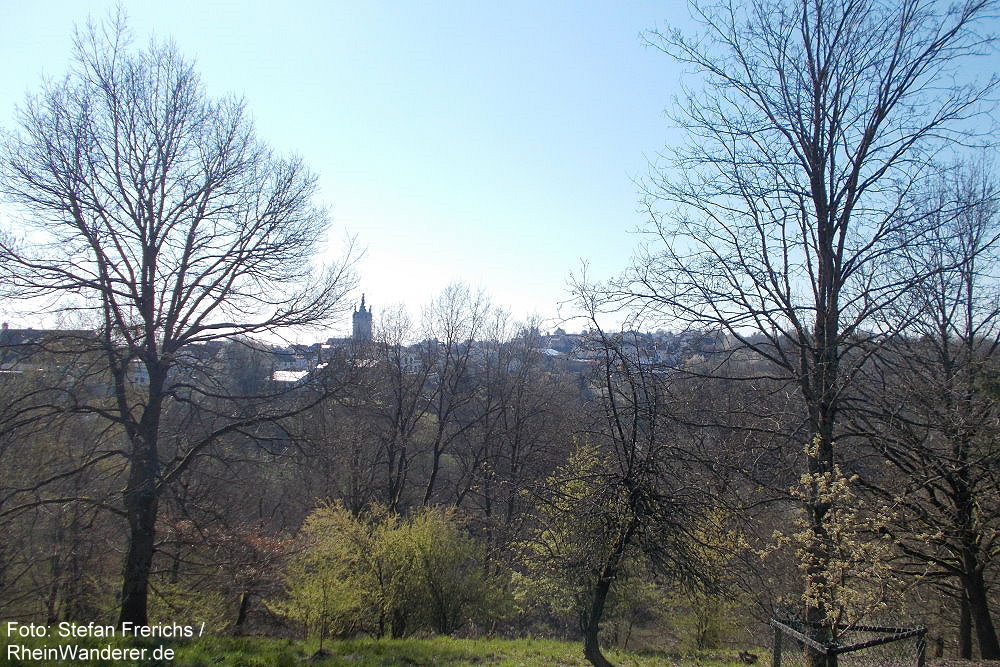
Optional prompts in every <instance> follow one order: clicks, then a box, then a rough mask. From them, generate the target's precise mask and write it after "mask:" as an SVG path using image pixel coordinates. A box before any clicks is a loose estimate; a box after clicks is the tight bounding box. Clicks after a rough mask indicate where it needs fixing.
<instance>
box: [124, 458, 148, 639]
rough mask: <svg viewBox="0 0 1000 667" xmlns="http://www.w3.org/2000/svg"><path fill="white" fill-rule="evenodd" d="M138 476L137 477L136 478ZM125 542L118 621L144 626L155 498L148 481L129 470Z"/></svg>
mask: <svg viewBox="0 0 1000 667" xmlns="http://www.w3.org/2000/svg"><path fill="white" fill-rule="evenodd" d="M137 477H138V479H137ZM124 495H125V511H126V512H127V513H128V523H129V543H128V553H127V554H126V556H125V571H124V573H123V583H122V606H121V614H120V615H119V617H118V624H119V625H122V624H123V623H126V622H131V623H133V624H135V625H147V624H148V614H147V598H148V594H149V573H150V570H151V569H152V565H153V551H154V549H155V546H154V538H155V532H156V510H157V504H158V502H157V501H158V499H157V497H156V492H155V490H154V489H152V488H151V485H150V484H149V483H148V480H145V479H142V478H141V477H139V476H138V475H136V473H135V472H133V474H132V476H131V478H130V479H129V484H128V487H127V488H126V489H125V494H124Z"/></svg>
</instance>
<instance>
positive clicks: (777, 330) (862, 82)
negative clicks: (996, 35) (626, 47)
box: [623, 0, 996, 660]
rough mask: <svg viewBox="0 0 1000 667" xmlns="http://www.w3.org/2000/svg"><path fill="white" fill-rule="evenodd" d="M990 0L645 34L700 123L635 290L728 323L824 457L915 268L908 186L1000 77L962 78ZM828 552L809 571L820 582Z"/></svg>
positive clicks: (712, 15)
mask: <svg viewBox="0 0 1000 667" xmlns="http://www.w3.org/2000/svg"><path fill="white" fill-rule="evenodd" d="M994 8H995V5H994V3H992V2H991V1H990V0H965V1H963V2H960V3H957V4H955V5H950V6H944V5H943V3H938V2H933V1H929V0H903V1H902V2H899V1H892V2H890V1H888V0H834V1H833V2H821V1H819V0H783V1H780V2H763V1H760V0H757V1H755V2H752V3H739V2H733V1H730V0H722V1H721V2H711V3H709V2H705V3H703V2H698V1H697V0H695V1H694V2H692V3H691V10H692V14H693V17H694V19H695V21H696V22H697V23H698V24H700V26H701V27H702V28H703V32H702V33H701V34H700V35H698V36H694V37H687V36H685V35H683V34H682V33H681V32H679V31H670V32H662V33H661V32H653V33H651V34H649V35H648V42H649V43H650V44H651V45H653V46H655V47H656V48H659V49H662V50H663V51H664V52H666V53H667V54H669V55H670V56H672V57H673V58H674V59H676V60H677V61H679V62H680V63H683V64H684V65H686V66H689V67H690V68H691V69H692V70H693V71H694V72H695V73H696V74H698V75H700V76H701V77H702V80H703V84H704V85H699V86H698V87H696V88H694V89H692V90H689V91H687V92H686V93H685V95H684V96H683V99H682V100H681V101H680V102H679V103H678V105H677V107H676V112H675V114H674V118H675V120H676V121H677V123H678V124H679V125H680V126H681V127H682V128H683V129H684V130H686V132H687V134H688V137H689V138H690V141H689V142H687V143H686V144H685V145H682V146H680V147H678V148H677V149H676V150H673V151H672V152H671V153H670V154H669V155H668V156H665V157H664V161H663V163H662V164H660V165H658V169H657V170H656V171H654V173H653V176H652V178H651V179H650V181H649V183H648V190H647V194H648V197H647V199H646V202H647V204H648V208H649V212H650V214H651V217H652V220H653V223H654V232H655V234H656V235H657V236H658V238H657V239H656V240H655V241H654V242H653V243H651V244H650V245H649V252H648V253H647V254H645V256H644V257H642V258H641V259H640V260H639V261H637V262H636V265H635V270H634V272H633V273H632V276H631V278H632V279H631V280H630V281H629V282H628V283H627V284H626V285H624V289H623V294H624V298H627V299H636V300H638V301H639V302H640V303H641V304H643V305H644V306H646V307H649V308H655V309H660V310H661V311H662V312H663V314H664V317H665V318H669V319H671V320H673V321H675V322H676V321H683V322H685V323H687V324H689V325H693V326H696V327H700V328H707V329H713V330H714V329H719V328H721V329H722V330H723V331H725V332H726V333H727V334H728V335H729V336H730V337H731V339H732V340H733V341H735V343H736V345H737V346H740V347H743V348H748V349H750V350H752V351H753V353H755V354H756V355H759V357H761V358H765V359H768V360H770V362H771V363H772V367H773V369H774V373H773V374H774V375H776V376H778V377H781V378H784V379H785V380H786V381H788V382H789V383H791V384H793V385H795V386H797V391H798V392H800V393H801V395H802V397H803V399H804V406H805V414H803V416H802V422H803V426H804V428H803V429H802V430H803V431H805V432H806V433H807V434H808V435H807V437H806V438H804V439H805V440H806V442H814V443H816V445H817V446H816V447H815V448H811V455H809V456H807V463H806V470H807V472H808V473H809V474H811V475H824V474H830V473H831V471H832V470H833V465H834V449H835V447H834V442H835V440H836V438H837V436H838V424H839V423H840V413H841V409H842V400H841V399H842V396H843V393H844V391H845V387H847V386H848V385H849V384H850V382H851V381H852V378H853V376H854V374H855V371H856V368H857V360H861V359H863V358H864V351H865V350H867V349H870V348H869V347H868V345H869V343H870V342H871V340H870V336H868V335H867V334H866V333H865V328H866V326H867V325H868V324H869V323H870V321H871V317H872V315H873V313H876V312H878V311H879V310H880V309H882V308H884V307H886V305H887V304H891V303H893V302H894V301H895V300H896V299H898V298H899V297H900V295H901V294H903V293H904V292H905V291H906V290H907V289H908V288H909V287H910V286H911V284H912V283H911V282H907V281H902V280H900V279H898V276H897V275H896V274H895V273H894V272H893V271H891V270H889V267H890V266H891V263H890V262H888V261H887V260H888V259H889V258H891V257H892V256H893V255H894V254H895V253H897V251H898V249H899V247H900V245H901V244H906V243H915V242H918V241H919V238H920V236H921V235H922V234H923V233H924V231H925V225H924V223H925V222H926V220H922V219H921V218H920V215H919V211H916V210H914V207H913V206H912V202H911V200H910V194H911V192H912V191H913V189H914V187H915V186H916V185H917V184H918V183H920V182H921V180H922V179H924V178H925V177H926V176H927V175H928V173H929V171H930V169H929V166H930V165H931V163H932V161H933V158H934V157H935V155H936V154H938V153H939V152H941V151H946V150H950V149H951V148H953V147H954V146H955V145H957V144H963V143H968V142H970V141H971V140H973V139H974V138H975V135H974V133H973V128H975V127H976V123H975V121H977V120H978V119H979V118H981V115H982V113H983V111H984V102H985V101H986V100H987V99H988V98H989V97H990V95H991V91H993V90H995V89H996V80H995V79H990V80H988V81H986V82H979V83H977V82H975V81H971V82H970V83H965V82H964V79H963V75H964V74H966V73H967V72H966V71H963V70H962V69H960V68H963V67H965V66H966V64H967V59H968V58H969V57H970V56H974V55H977V54H980V53H983V52H985V51H987V50H988V49H989V48H990V46H991V45H990V43H989V40H988V39H986V38H984V37H983V36H982V35H981V34H980V33H979V30H980V28H981V26H982V23H983V19H984V18H986V17H987V16H988V15H989V13H990V12H991V11H993V9H994ZM668 158H672V159H669V160H668ZM754 334H756V337H751V335H754ZM855 352H862V354H854V353H855ZM805 511H806V514H807V517H808V523H809V525H810V527H811V530H812V531H813V533H814V535H815V540H814V543H815V544H817V545H822V544H825V543H827V541H828V540H826V539H825V537H826V525H825V517H826V514H827V512H828V511H829V506H828V503H827V502H826V501H824V499H823V498H822V497H821V494H820V493H819V490H818V489H815V488H814V489H813V492H812V494H811V496H810V497H809V499H808V500H807V501H806V502H805ZM819 549H820V550H821V551H822V547H819ZM813 556H814V558H811V560H812V561H814V562H818V563H822V562H823V561H824V554H822V553H817V554H813ZM821 569H822V568H814V569H813V570H811V571H810V572H808V573H807V575H806V582H805V583H806V588H807V589H815V588H817V587H822V586H824V585H825V582H824V580H823V574H822V572H821ZM822 607H823V605H822V604H807V605H806V608H807V609H806V616H807V619H808V620H811V621H816V622H819V621H821V620H823V619H825V618H826V616H827V614H826V610H825V609H823V608H822ZM816 660H820V658H818V657H817V658H816ZM831 660H832V659H831Z"/></svg>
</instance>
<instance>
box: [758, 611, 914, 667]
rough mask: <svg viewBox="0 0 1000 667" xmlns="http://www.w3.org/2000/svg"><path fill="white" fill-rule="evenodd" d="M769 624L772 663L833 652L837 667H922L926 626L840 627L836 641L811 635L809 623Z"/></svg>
mask: <svg viewBox="0 0 1000 667" xmlns="http://www.w3.org/2000/svg"><path fill="white" fill-rule="evenodd" d="M771 626H772V627H773V628H774V644H773V646H772V655H773V659H772V664H773V665H775V667H778V666H780V667H799V666H802V667H805V666H807V665H809V664H810V661H809V653H822V654H825V655H832V656H836V659H837V660H836V664H837V666H838V667H848V666H850V667H869V666H870V667H913V666H914V665H916V666H918V667H924V663H925V654H926V644H925V635H926V633H927V629H926V628H897V627H882V626H856V627H853V628H841V629H840V632H839V636H838V638H837V641H836V642H833V643H830V644H822V643H820V642H817V641H816V640H814V639H813V638H812V636H813V634H814V633H813V632H812V631H811V630H812V628H811V627H810V625H809V624H808V623H804V622H802V621H793V620H781V621H779V620H772V621H771Z"/></svg>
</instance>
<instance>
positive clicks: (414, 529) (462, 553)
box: [276, 503, 500, 639]
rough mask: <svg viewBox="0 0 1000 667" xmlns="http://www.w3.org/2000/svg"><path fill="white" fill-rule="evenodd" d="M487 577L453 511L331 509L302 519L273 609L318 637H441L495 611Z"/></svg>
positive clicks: (479, 555)
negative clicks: (407, 512)
mask: <svg viewBox="0 0 1000 667" xmlns="http://www.w3.org/2000/svg"><path fill="white" fill-rule="evenodd" d="M487 572H488V570H487V567H486V559H485V556H484V555H483V552H482V549H480V547H479V545H478V544H477V543H476V542H475V540H473V539H472V538H471V537H469V536H468V535H466V534H465V532H464V531H463V529H462V526H461V524H460V523H459V522H458V520H457V519H456V517H455V514H454V512H453V511H450V510H442V509H435V508H425V509H422V510H421V511H419V512H418V513H416V514H414V515H413V516H410V517H407V518H404V517H401V516H399V515H396V514H393V513H389V512H387V511H385V510H384V509H381V508H375V509H373V510H371V511H369V512H367V513H365V514H363V515H361V516H356V515H354V514H352V513H351V512H350V511H348V510H347V509H345V508H344V507H343V505H341V504H339V503H337V504H331V505H326V506H323V507H320V508H318V509H316V510H315V511H314V512H313V513H312V514H310V515H309V517H308V518H307V519H306V521H305V524H304V525H303V528H302V531H301V534H300V537H299V544H298V548H297V550H296V554H295V555H294V556H293V557H292V558H291V560H290V563H289V566H288V569H287V570H286V573H285V577H284V580H285V585H286V593H287V595H286V597H285V599H284V600H283V601H282V602H281V603H279V604H278V605H276V606H277V607H278V608H279V609H281V610H282V611H283V612H284V613H285V614H286V615H288V616H289V617H290V618H292V619H294V620H296V621H298V622H300V623H301V624H302V625H303V627H304V628H305V631H306V635H307V636H309V637H319V638H321V639H322V638H323V637H326V636H328V635H350V634H354V633H357V632H368V633H371V634H374V635H376V636H382V635H384V634H386V633H387V632H388V633H389V634H391V635H392V636H394V637H402V636H405V635H408V634H412V633H413V632H416V631H420V630H430V631H433V632H436V633H440V634H451V633H453V632H455V631H456V630H458V629H459V628H461V627H462V626H463V625H464V624H466V623H467V622H469V621H473V620H477V619H479V618H483V617H486V616H488V615H489V612H490V611H491V610H493V608H494V607H495V605H496V604H497V600H498V599H499V597H500V594H499V592H498V590H499V589H498V587H497V586H496V585H495V584H494V582H493V581H491V579H490V577H489V576H488V575H487Z"/></svg>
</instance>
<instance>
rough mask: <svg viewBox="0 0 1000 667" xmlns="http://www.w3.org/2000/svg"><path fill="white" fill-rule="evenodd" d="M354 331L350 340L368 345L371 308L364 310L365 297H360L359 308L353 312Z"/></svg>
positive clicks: (370, 327)
mask: <svg viewBox="0 0 1000 667" xmlns="http://www.w3.org/2000/svg"><path fill="white" fill-rule="evenodd" d="M353 319H354V330H353V333H352V334H351V339H352V340H353V341H354V342H356V343H370V342H371V340H372V307H371V306H368V310H365V295H364V294H362V295H361V308H360V309H359V310H355V311H354V318H353Z"/></svg>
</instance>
